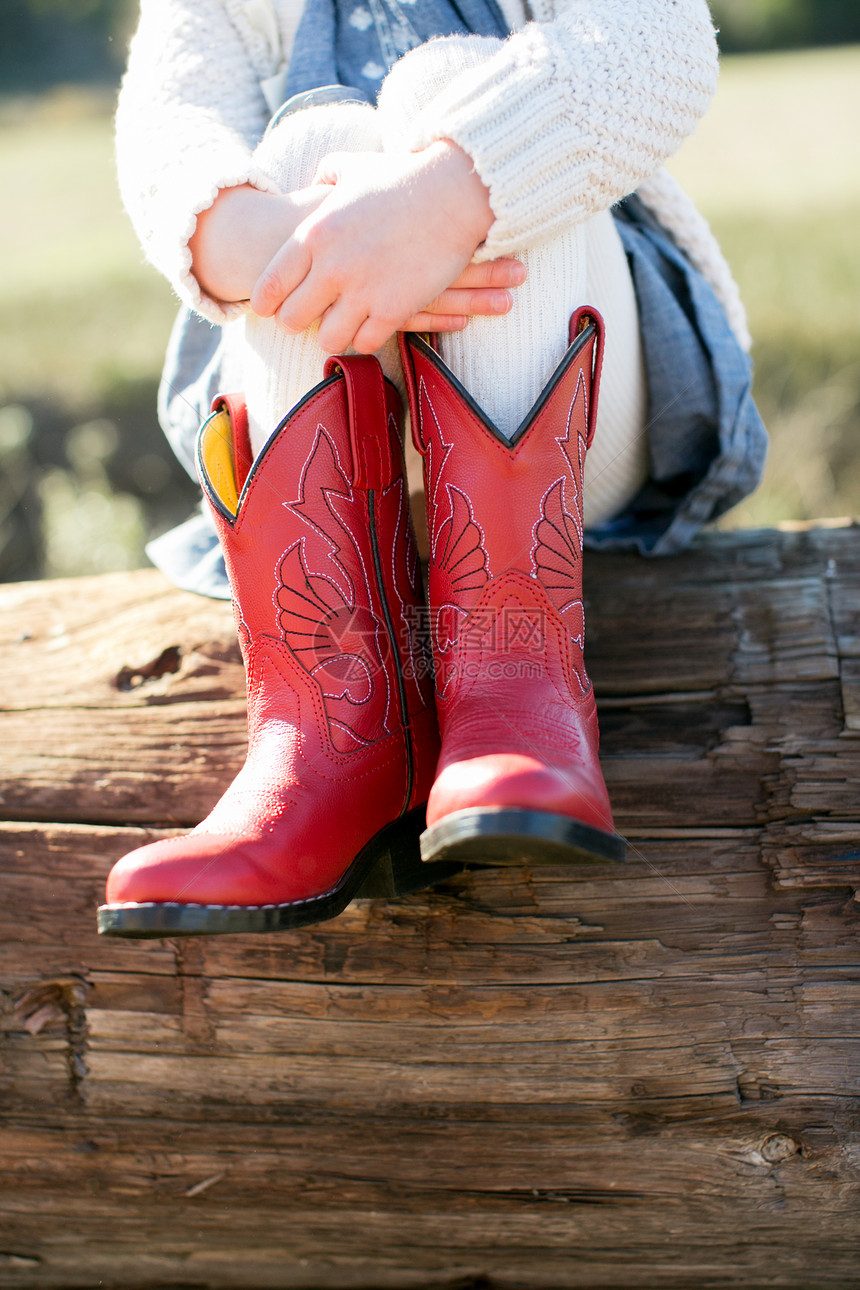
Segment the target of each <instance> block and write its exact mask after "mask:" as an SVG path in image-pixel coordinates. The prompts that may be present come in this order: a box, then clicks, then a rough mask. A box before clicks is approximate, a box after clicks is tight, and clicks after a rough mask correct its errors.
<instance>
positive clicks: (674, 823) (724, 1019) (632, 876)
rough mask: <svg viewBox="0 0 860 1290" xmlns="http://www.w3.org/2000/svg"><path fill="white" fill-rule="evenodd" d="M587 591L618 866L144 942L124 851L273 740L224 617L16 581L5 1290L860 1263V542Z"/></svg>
mask: <svg viewBox="0 0 860 1290" xmlns="http://www.w3.org/2000/svg"><path fill="white" fill-rule="evenodd" d="M587 596H588V602H589V605H588V624H589V646H588V649H589V666H590V670H591V673H592V676H593V678H594V681H595V686H596V689H597V692H598V696H599V702H600V711H601V729H602V737H603V749H602V753H603V759H604V767H605V770H606V775H607V780H608V783H609V785H610V792H611V795H612V798H613V803H614V804H615V807H616V810H617V818H618V823H619V826H620V827H621V829H622V830H623V831H624V832H626V834H627V836H628V838H629V841H630V858H629V862H628V863H627V865H626V866H624V868H623V869H622V868H617V867H612V866H595V867H589V868H588V869H583V870H570V869H564V868H561V867H556V868H550V867H535V868H532V869H525V868H524V869H519V870H518V869H514V870H502V869H496V870H492V869H488V870H482V871H474V872H471V873H464V874H462V875H459V876H457V877H456V878H454V879H452V880H450V881H449V882H447V883H445V884H443V885H442V886H441V887H439V888H438V889H437V890H435V891H433V892H424V893H419V894H416V895H414V896H411V897H408V898H405V899H403V900H400V901H397V902H383V901H376V902H367V901H363V902H355V903H354V904H353V905H352V906H350V907H349V908H348V909H347V910H346V911H345V912H344V914H343V915H341V917H340V918H338V919H336V920H334V921H333V922H331V923H326V924H319V925H317V926H315V927H310V928H307V929H304V930H302V931H297V932H292V933H286V934H282V935H280V936H261V937H252V936H245V937H224V938H213V939H208V940H200V941H196V940H191V941H182V940H175V941H152V942H138V943H135V942H122V941H110V940H103V939H100V938H98V937H97V936H96V934H95V925H94V909H95V906H96V904H97V903H98V902H99V899H100V897H101V891H102V889H103V882H104V877H105V875H106V873H107V871H108V869H109V868H110V866H111V864H112V863H113V862H114V860H116V859H117V858H118V857H119V856H120V855H122V854H123V853H124V852H125V851H126V850H128V849H129V848H131V847H134V846H137V845H140V844H141V843H143V842H145V841H147V840H149V839H150V838H153V837H156V836H162V835H163V834H165V833H168V832H170V831H173V830H175V829H177V828H181V827H183V826H186V825H187V824H190V823H193V822H196V820H197V819H198V818H199V817H200V816H202V815H203V814H204V813H205V811H206V810H207V809H208V806H209V804H211V802H212V801H213V800H214V799H215V798H216V797H217V795H218V794H219V793H220V791H221V790H222V789H223V787H224V786H225V785H226V784H227V783H228V782H229V780H230V778H231V776H232V775H233V774H234V773H235V771H236V770H237V769H238V767H239V765H240V764H241V761H242V757H243V755H244V744H245V734H244V697H243V695H244V682H243V677H242V672H241V664H240V660H239V655H238V651H237V648H236V645H235V637H234V632H233V625H232V617H231V613H230V609H229V607H228V606H225V605H223V604H218V603H216V602H211V601H206V600H202V599H200V598H198V597H193V596H190V595H186V594H184V593H182V592H179V591H176V590H174V589H172V588H170V587H168V585H167V584H166V583H165V582H164V580H163V579H162V578H161V576H160V575H158V574H157V573H155V572H152V571H149V572H141V573H135V574H122V575H110V576H108V577H103V578H93V579H81V580H75V581H70V582H57V583H44V584H23V585H21V586H18V587H9V588H6V589H4V591H3V592H2V597H0V600H2V609H3V612H2V617H1V618H0V676H2V678H3V680H2V708H0V883H2V899H0V990H2V994H0V1003H2V1010H0V1107H2V1133H0V1162H2V1189H0V1285H3V1286H7V1285H8V1286H12V1287H16V1286H20V1287H28V1288H31V1290H60V1288H61V1287H64V1288H68V1287H92V1286H94V1285H96V1284H100V1285H102V1286H104V1287H106V1288H108V1290H109V1288H110V1287H113V1288H114V1290H146V1288H149V1290H156V1287H158V1288H159V1290H186V1288H190V1287H208V1288H210V1290H221V1288H222V1287H223V1288H224V1290H228V1288H231V1290H232V1288H233V1287H235V1288H236V1290H239V1288H240V1287H241V1290H256V1288H257V1287H259V1288H260V1290H262V1288H263V1287H286V1286H289V1287H294V1288H295V1290H312V1288H316V1287H331V1288H332V1290H346V1288H352V1287H354V1288H355V1290H374V1288H377V1290H389V1288H391V1290H407V1288H411V1287H415V1288H418V1287H420V1288H421V1290H437V1288H438V1290H443V1288H444V1290H531V1288H532V1287H534V1288H535V1290H544V1288H546V1290H572V1288H574V1287H601V1288H602V1287H612V1288H613V1290H615V1288H617V1290H633V1288H636V1287H650V1288H652V1290H656V1288H659V1290H663V1288H664V1287H665V1288H666V1290H693V1287H696V1288H698V1287H704V1288H706V1290H707V1288H709V1287H728V1286H738V1285H742V1286H744V1287H745V1288H750V1290H756V1288H757V1287H761V1288H762V1290H763V1288H764V1287H765V1286H767V1287H791V1288H792V1290H812V1288H818V1287H820V1288H821V1290H830V1287H834V1288H837V1287H838V1288H839V1290H847V1288H848V1287H854V1286H856V1285H857V1283H858V1282H857V1258H858V1253H860V1224H858V1222H857V1215H858V1204H860V1120H858V1082H860V1080H858V1068H860V1063H858V1056H860V1053H858V1049H860V1043H858V1033H859V1032H860V953H858V946H857V930H858V891H860V672H858V666H860V532H858V530H857V529H855V528H852V527H845V528H834V529H820V530H815V529H813V530H798V531H796V532H790V533H789V532H786V533H782V532H780V533H776V532H768V533H763V534H734V535H728V534H726V535H710V536H708V537H707V538H705V539H702V540H701V541H700V542H699V543H698V545H697V547H696V549H695V550H694V551H692V552H690V553H689V554H687V555H685V556H682V557H680V558H678V559H676V560H672V561H665V562H660V563H647V562H644V561H641V560H638V559H635V558H632V557H631V558H627V557H620V556H599V557H595V556H590V557H589V560H588V562H587Z"/></svg>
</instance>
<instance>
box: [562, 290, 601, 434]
mask: <svg viewBox="0 0 860 1290" xmlns="http://www.w3.org/2000/svg"><path fill="white" fill-rule="evenodd" d="M590 325H593V326H594V328H595V330H596V333H597V334H596V336H595V339H594V348H593V349H592V357H591V389H590V390H589V393H588V420H587V422H586V435H585V446H586V448H590V447H591V441H592V439H593V438H594V431H595V430H596V428H597V409H598V406H599V402H600V400H599V395H600V374H601V372H602V371H603V337H604V333H605V327H604V323H603V319H602V318H601V316H600V314H599V313H598V312H597V310H596V309H592V307H591V306H590V305H583V306H582V307H581V308H580V309H577V310H576V312H575V313H574V314H573V315H572V316H571V319H570V331H569V333H568V340H569V343H570V344H571V345H572V344H573V343H574V341H575V340H576V339H577V337H578V336H581V335H582V333H583V332H584V331H585V330H586V329H587V328H588V327H589V326H590Z"/></svg>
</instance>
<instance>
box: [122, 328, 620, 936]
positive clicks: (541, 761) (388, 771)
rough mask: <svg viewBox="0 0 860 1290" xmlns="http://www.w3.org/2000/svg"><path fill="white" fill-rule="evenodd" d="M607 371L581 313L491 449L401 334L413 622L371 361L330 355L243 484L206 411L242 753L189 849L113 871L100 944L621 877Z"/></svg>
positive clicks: (393, 405)
mask: <svg viewBox="0 0 860 1290" xmlns="http://www.w3.org/2000/svg"><path fill="white" fill-rule="evenodd" d="M601 351H602V324H601V322H600V319H599V317H597V316H596V315H595V313H594V312H593V311H591V310H580V311H579V312H578V313H577V314H575V315H574V317H573V319H572V320H571V335H570V346H569V348H568V350H567V353H566V354H565V356H564V358H563V359H562V361H561V363H560V364H559V366H558V368H557V369H556V371H555V373H554V375H553V377H552V379H551V381H550V382H549V384H548V385H547V386H546V388H545V390H544V391H543V393H542V394H541V397H540V399H539V400H538V402H537V403H536V404H535V406H534V407H533V408H532V410H531V412H530V413H529V415H528V417H527V418H526V420H525V421H524V422H523V423H522V425H521V426H520V427H519V429H518V430H517V431H516V432H515V434H514V435H513V436H511V437H510V438H507V437H505V436H504V435H502V434H501V433H500V432H499V431H498V430H497V429H496V428H495V427H494V426H493V425H492V424H490V422H488V421H487V419H486V417H485V416H484V415H483V414H482V412H481V410H480V408H478V407H477V406H476V404H475V403H474V402H473V401H472V399H471V398H470V396H469V394H468V392H467V391H466V390H465V389H464V388H463V387H462V386H461V385H460V384H459V382H458V381H457V380H456V378H455V377H454V376H453V375H452V373H451V372H450V371H449V370H448V368H447V367H446V366H445V364H444V363H443V362H442V360H441V359H440V358H439V356H438V355H437V354H436V352H435V351H434V350H433V349H432V348H431V347H430V346H429V345H428V344H426V343H425V342H424V341H423V340H422V339H421V338H420V337H418V336H416V335H408V336H404V337H403V339H402V357H403V365H404V371H405V374H406V380H407V385H408V389H409V398H410V406H411V413H412V429H413V435H414V438H415V443H416V447H417V448H418V451H419V452H420V453H421V454H422V455H423V458H424V476H425V490H426V497H427V512H428V529H429V536H430V587H429V592H430V596H429V599H430V609H429V611H428V609H427V607H426V605H425V603H424V600H423V597H422V592H421V582H420V571H419V564H418V555H417V550H416V547H415V542H414V537H413V534H412V530H411V526H410V521H409V512H408V499H407V495H406V486H405V482H404V477H403V463H402V452H401V441H400V434H399V422H400V416H401V412H400V400H399V397H398V395H397V393H396V391H395V390H394V388H393V387H392V386H391V385H390V384H389V383H388V382H387V381H386V380H385V379H384V377H383V375H382V370H381V368H380V366H379V364H378V362H377V361H376V359H374V358H367V357H343V358H337V359H330V360H329V361H328V363H327V364H326V368H325V378H324V380H323V381H322V382H321V383H320V384H319V385H318V386H316V387H315V388H314V389H313V390H312V391H311V392H310V393H309V394H308V395H307V396H306V397H305V398H304V399H303V400H302V401H301V403H299V404H298V405H297V407H295V408H294V409H293V411H292V412H291V413H290V414H289V415H288V416H287V417H286V418H285V419H284V421H283V422H282V423H281V425H280V426H279V427H278V429H277V430H276V432H275V433H274V434H273V435H272V437H271V438H270V439H269V441H268V443H267V444H266V446H265V448H264V449H263V451H262V452H261V453H260V455H259V457H258V458H257V460H256V461H255V462H254V463H253V465H251V462H250V450H249V447H248V438H247V424H246V419H245V416H244V410H243V409H242V407H241V405H240V404H237V403H236V402H234V401H233V400H230V399H224V400H221V401H220V402H219V403H218V404H217V406H216V411H215V413H214V414H213V416H212V417H210V418H209V420H208V421H207V422H206V423H205V424H204V426H203V428H202V430H201V432H200V437H199V441H198V466H199V472H200V477H201V481H202V484H203V489H204V492H205V494H206V496H207V498H208V501H209V503H210V506H211V509H212V512H213V514H214V517H215V523H216V525H217V528H218V532H219V536H220V539H221V544H222V546H223V550H224V558H225V562H226V565H227V571H228V574H229V577H230V583H231V586H232V588H233V594H234V608H235V613H236V622H237V627H238V631H239V639H240V642H241V646H242V652H243V656H244V660H245V667H246V670H247V676H248V731H249V750H248V757H247V761H246V763H245V766H244V768H243V770H242V771H241V772H240V774H239V775H238V777H237V778H236V780H235V781H234V783H233V784H232V786H231V787H230V788H229V789H228V790H227V792H226V793H225V794H224V796H223V797H222V798H221V800H220V801H219V802H218V804H217V805H216V806H215V808H214V810H213V811H212V813H211V814H210V815H209V816H208V817H207V819H206V820H204V821H203V823H202V824H200V825H199V826H198V827H197V828H196V829H195V830H194V831H193V832H192V833H191V834H189V835H188V836H186V837H181V838H171V839H166V840H164V841H161V842H155V843H153V844H151V845H149V846H146V847H143V848H141V849H140V850H137V851H134V852H132V853H131V854H129V855H127V856H125V857H124V859H122V860H120V861H119V863H118V864H116V865H115V866H114V868H113V870H112V871H111V873H110V876H109V878H108V883H107V903H106V904H105V905H103V906H102V907H101V909H100V910H99V931H100V932H103V933H106V934H108V935H114V936H137V937H141V936H176V935H198V934H204V933H215V932H266V931H275V930H278V929H283V928H289V927H297V926H301V925H303V924H306V923H311V922H318V921H320V920H322V919H325V918H331V917H333V916H334V915H336V914H338V913H339V912H340V911H341V910H342V909H343V908H344V907H345V906H346V905H347V904H348V903H349V901H350V900H352V899H353V898H354V897H356V896H382V895H387V896H391V895H397V894H402V893H404V892H407V891H414V890H416V889H418V888H420V887H425V886H429V885H431V884H432V883H434V882H436V881H438V880H439V879H441V878H444V877H447V876H449V875H450V874H451V873H453V872H455V871H456V870H457V869H459V868H461V867H462V865H463V864H464V863H476V864H512V863H516V862H518V861H527V860H543V861H551V862H556V863H558V862H565V861H568V860H571V861H583V860H598V861H601V860H621V859H623V857H624V843H623V841H622V839H621V838H619V837H618V836H617V835H616V834H615V832H614V826H613V823H612V815H611V811H610V807H609V800H608V797H607V793H606V787H605V784H604V781H603V776H602V774H601V771H600V766H599V764H598V759H597V745H598V730H597V717H596V711H595V704H594V695H593V691H592V688H591V685H590V683H589V680H588V677H587V676H586V673H585V668H584V665H583V657H582V647H583V637H584V619H583V605H582V473H583V464H584V460H585V451H586V448H587V446H588V444H589V442H590V440H591V436H592V435H593V433H594V424H595V418H596V411H597V387H598V380H599V372H600V360H601ZM428 612H429V628H430V632H429V635H430V637H431V638H432V646H433V662H432V665H431V661H430V658H429V656H428V654H427V652H426V650H425V647H424V641H425V638H426V635H427V633H426V631H425V628H426V627H427V625H428ZM434 668H435V694H434V684H433V672H434ZM437 718H438V724H437ZM440 731H441V747H440ZM425 803H426V829H425ZM419 840H420V852H419Z"/></svg>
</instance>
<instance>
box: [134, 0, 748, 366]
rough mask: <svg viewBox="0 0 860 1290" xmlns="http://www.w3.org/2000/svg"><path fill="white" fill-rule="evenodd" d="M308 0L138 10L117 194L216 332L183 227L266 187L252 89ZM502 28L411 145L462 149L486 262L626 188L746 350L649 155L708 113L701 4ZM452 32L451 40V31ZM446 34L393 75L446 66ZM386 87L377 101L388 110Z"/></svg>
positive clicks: (573, 15) (616, 8) (602, 12)
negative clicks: (692, 268) (703, 285)
mask: <svg viewBox="0 0 860 1290" xmlns="http://www.w3.org/2000/svg"><path fill="white" fill-rule="evenodd" d="M302 3H303V0H142V2H141V18H140V25H139V27H138V31H137V34H136V35H135V37H134V39H133V41H132V46H131V52H130V58H129V68H128V71H127V73H126V76H125V80H124V82H123V87H122V92H121V94H120V102H119V110H118V113H117V150H118V162H119V178H120V188H121V191H122V196H123V200H124V202H125V205H126V208H127V209H128V212H129V214H130V216H131V219H132V222H133V223H134V226H135V229H136V230H137V233H138V236H139V237H140V240H141V242H142V244H143V247H144V250H145V253H146V255H147V258H148V259H149V260H151V262H152V263H153V264H154V265H155V266H156V267H157V268H158V269H160V270H161V271H162V272H163V273H164V274H165V276H166V277H167V278H168V279H169V280H170V281H171V282H172V284H173V286H174V287H175V289H176V290H177V292H178V293H179V295H180V296H181V298H182V299H183V300H185V301H186V302H187V303H189V304H191V305H192V306H193V307H194V308H196V309H198V310H199V311H200V312H201V313H202V314H204V315H205V316H206V317H208V318H210V319H212V321H215V322H223V321H226V320H227V319H229V318H232V317H235V316H236V315H237V314H238V313H239V312H241V310H242V308H243V306H241V305H227V306H224V305H222V304H219V302H217V301H214V300H211V299H210V298H208V297H206V296H204V294H203V293H202V292H201V290H200V288H199V286H198V284H197V282H196V281H195V279H194V277H193V275H192V273H191V254H190V252H189V250H188V241H189V238H190V237H191V236H192V234H193V232H194V229H195V227H196V217H197V215H198V214H199V212H200V211H202V210H205V209H207V208H208V207H209V206H210V205H211V204H212V202H213V201H214V200H215V197H216V195H217V193H218V191H219V189H222V188H229V187H232V186H234V185H238V184H243V183H251V184H253V185H255V186H256V187H258V188H261V189H263V190H264V191H268V192H276V191H278V190H277V185H276V184H275V183H274V181H273V180H272V179H271V177H270V176H268V175H267V174H266V173H264V172H263V171H262V170H261V169H259V167H257V166H256V165H255V162H254V158H253V155H252V154H253V149H254V146H255V144H256V143H257V142H258V141H259V139H260V137H261V135H262V133H263V131H264V129H265V126H266V123H267V121H268V117H269V107H268V105H267V102H266V97H265V94H264V91H263V88H262V86H263V85H264V83H265V82H267V81H269V80H270V79H274V80H275V83H277V78H278V76H279V73H281V72H282V70H283V68H284V66H285V64H286V62H287V60H288V59H289V53H290V49H291V47H292V42H293V38H294V35H295V31H296V27H297V25H298V21H299V18H300V16H301V10H302ZM502 3H503V9H504V11H505V15H506V17H507V18H508V20H509V22H510V23H511V26H512V28H519V29H518V30H514V34H512V35H511V37H510V38H509V39H508V40H507V41H505V42H503V43H502V44H501V45H499V42H497V41H488V42H487V48H488V56H487V58H486V60H485V61H484V62H483V63H482V64H481V65H480V67H479V68H477V69H476V68H471V69H470V70H469V71H467V72H465V73H461V74H460V75H459V76H454V77H453V79H450V78H445V77H444V76H441V75H440V81H439V85H440V87H439V92H438V94H435V95H434V96H433V98H432V101H431V103H430V106H429V108H425V110H424V111H423V112H421V113H420V115H419V116H418V117H417V118H416V119H415V120H414V122H413V123H412V125H411V127H410V137H409V138H408V139H407V142H408V144H409V146H410V147H412V148H421V147H424V146H426V145H427V144H429V143H430V142H432V141H433V140H435V139H442V138H451V139H454V140H455V141H456V142H457V143H458V144H460V146H461V147H462V148H463V149H464V150H465V151H466V152H468V153H469V155H470V156H471V157H472V158H473V160H474V163H475V168H476V170H477V172H478V174H479V175H480V176H481V179H482V180H483V182H484V183H485V184H486V185H487V187H488V188H489V190H490V202H491V205H492V208H493V212H494V214H495V216H496V220H495V223H494V225H493V227H492V229H491V232H490V236H489V238H488V240H487V243H486V246H485V248H483V249H482V258H486V257H489V256H496V255H501V254H505V253H511V252H515V251H516V250H517V249H518V248H521V247H523V246H526V245H528V244H530V243H533V242H536V241H538V240H542V239H544V238H545V237H547V236H550V235H552V233H553V232H555V231H557V230H559V229H560V228H562V227H565V226H566V225H570V224H573V223H576V222H579V221H582V220H586V219H588V218H590V216H592V215H594V214H595V213H596V212H597V211H599V210H604V209H607V208H608V207H609V206H611V205H612V204H613V203H614V202H616V201H618V200H619V199H620V198H621V197H624V196H626V195H627V194H629V193H631V192H633V191H634V190H635V191H638V192H639V195H640V196H641V197H642V198H643V200H644V201H645V202H646V203H647V204H648V206H649V207H650V208H651V210H652V211H653V212H654V214H655V215H656V217H657V218H658V220H660V222H661V223H662V224H663V225H664V227H666V228H667V229H668V230H669V231H670V232H671V234H672V235H673V236H674V238H675V239H676V241H677V242H678V243H679V244H680V245H681V246H682V247H683V249H684V250H686V251H687V253H688V254H689V255H690V257H691V259H692V260H693V262H694V263H695V264H696V265H697V266H698V267H699V268H700V269H701V270H702V271H703V272H704V273H705V275H706V276H707V277H708V279H709V280H710V281H711V283H712V284H713V285H714V287H715V288H716V290H717V293H718V295H719V296H720V297H721V299H722V302H723V304H724V306H725V308H726V310H727V312H728V315H729V319H730V321H731V323H732V326H733V328H734V330H735V332H736V334H737V335H738V337H739V339H740V340H741V342H742V343H743V344H745V345H748V344H749V337H748V333H747V329H746V322H745V319H744V314H743V307H742V305H741V302H740V297H739V295H738V291H737V288H736V287H735V284H734V282H733V280H732V277H731V274H730V272H729V269H728V266H727V265H726V263H725V260H724V259H723V257H722V255H721V253H720V251H719V248H718V246H717V244H716V242H715V240H714V238H713V236H712V235H711V233H710V230H709V229H708V227H707V224H706V223H705V221H704V220H703V219H702V217H701V216H700V215H699V214H698V213H697V212H696V210H695V208H694V206H693V205H692V203H691V202H690V201H689V199H688V198H687V197H686V196H685V195H684V194H683V193H682V191H681V190H680V188H679V187H678V185H677V184H675V183H674V181H673V180H672V179H671V178H670V177H669V176H668V175H667V174H666V172H665V171H663V170H662V163H663V162H664V161H665V160H666V159H667V158H668V157H670V156H671V155H672V154H673V153H674V152H675V151H676V150H677V148H678V146H679V145H680V143H681V141H682V140H683V139H684V137H685V136H686V135H688V134H689V133H691V131H692V130H693V129H694V127H695V125H696V122H697V121H698V119H699V118H700V117H701V116H702V114H703V113H704V111H705V110H706V108H707V106H708V103H709V102H710V99H711V97H712V95H713V92H714V88H715V84H716V75H717V55H716V44H715V38H714V32H713V28H712V25H711V21H710V17H709V13H708V7H707V3H706V0H532V3H531V6H530V7H531V17H532V19H533V21H530V22H528V23H527V24H526V25H522V20H523V18H524V17H525V14H524V13H523V11H522V9H521V7H520V6H521V5H522V0H502ZM454 39H456V38H454ZM444 43H445V42H444V41H442V42H438V41H431V42H429V43H428V44H427V45H423V46H421V47H420V48H419V49H415V50H413V51H412V52H411V53H409V54H407V55H406V56H405V58H404V59H402V60H401V62H400V63H399V64H397V65H396V67H395V69H394V70H393V72H392V73H391V74H390V76H389V81H392V78H398V83H399V84H400V85H401V86H402V85H405V84H406V85H408V80H409V77H410V76H413V75H415V76H418V77H420V78H422V79H424V80H425V81H426V79H427V76H428V74H429V75H430V76H433V75H434V74H436V65H437V64H438V65H440V66H441V62H440V54H441V53H442V52H443V48H442V47H444ZM385 96H386V86H384V87H383V94H382V96H381V102H382V104H383V110H384V103H385Z"/></svg>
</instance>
